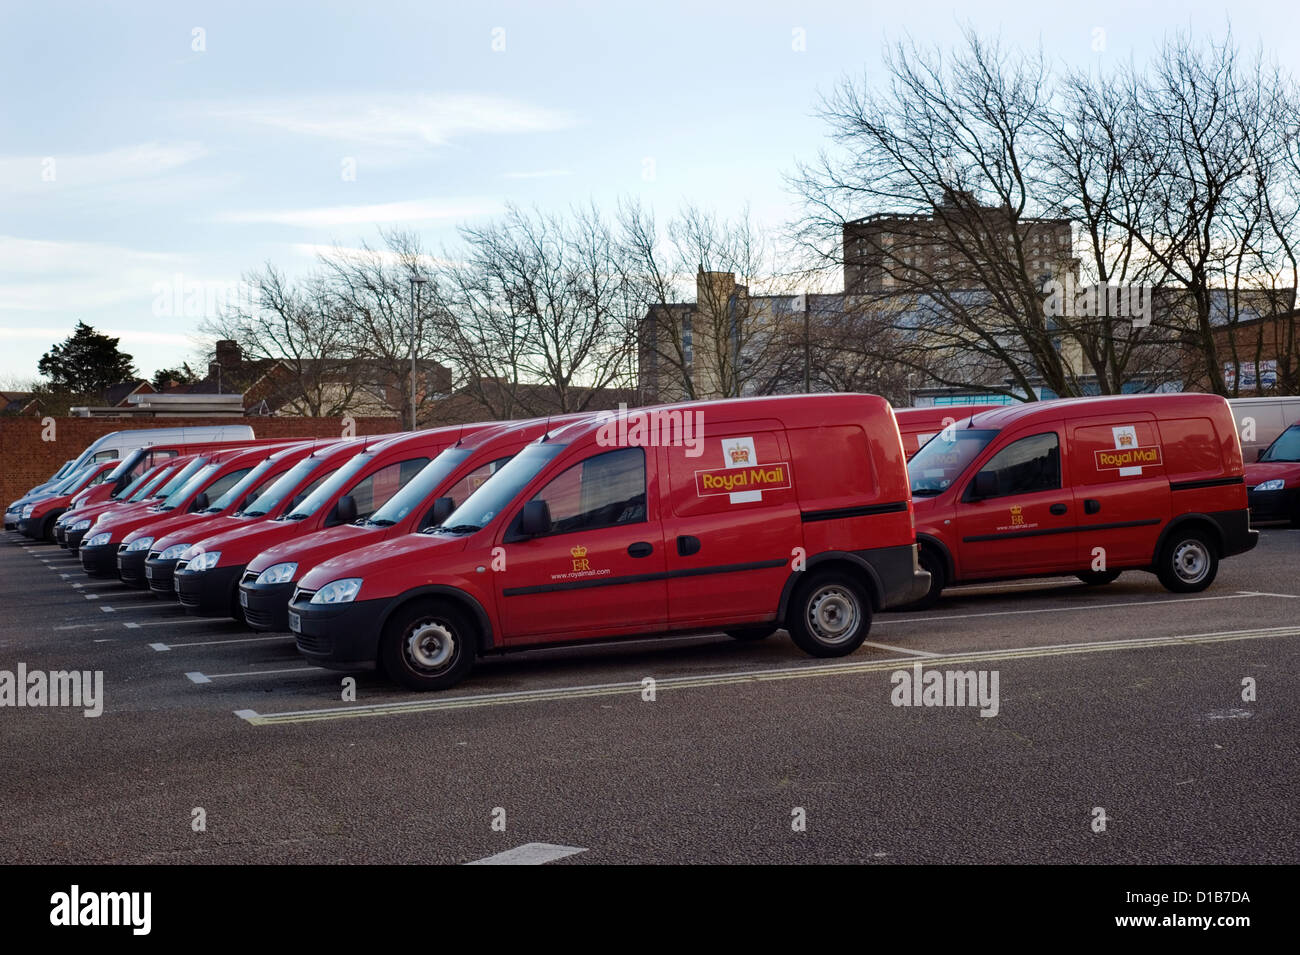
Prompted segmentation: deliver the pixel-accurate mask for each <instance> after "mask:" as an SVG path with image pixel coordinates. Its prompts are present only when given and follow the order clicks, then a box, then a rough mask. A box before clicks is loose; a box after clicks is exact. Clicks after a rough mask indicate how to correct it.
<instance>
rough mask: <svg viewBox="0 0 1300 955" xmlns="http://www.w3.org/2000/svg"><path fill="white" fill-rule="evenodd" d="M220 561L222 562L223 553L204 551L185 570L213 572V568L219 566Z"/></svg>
mask: <svg viewBox="0 0 1300 955" xmlns="http://www.w3.org/2000/svg"><path fill="white" fill-rule="evenodd" d="M219 560H221V551H219V550H208V551H204V552H203V553H202V554H198V555H196V556H195V557H193V558H192V559H191V560H190V562H189V565H188V566H187V567H186V568H185V569H186V570H189V571H202V570H211V569H212V568H213V567H216V566H217V561H219Z"/></svg>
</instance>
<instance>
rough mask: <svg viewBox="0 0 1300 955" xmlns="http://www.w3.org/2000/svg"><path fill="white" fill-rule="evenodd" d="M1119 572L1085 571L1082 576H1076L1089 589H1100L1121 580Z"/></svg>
mask: <svg viewBox="0 0 1300 955" xmlns="http://www.w3.org/2000/svg"><path fill="white" fill-rule="evenodd" d="M1119 574H1120V572H1119V571H1118V570H1085V571H1084V572H1083V573H1081V574H1075V576H1076V577H1078V578H1079V579H1080V580H1082V581H1083V582H1084V583H1085V584H1087V585H1088V586H1089V587H1100V586H1102V585H1103V584H1113V583H1114V582H1115V581H1116V580H1118V579H1119Z"/></svg>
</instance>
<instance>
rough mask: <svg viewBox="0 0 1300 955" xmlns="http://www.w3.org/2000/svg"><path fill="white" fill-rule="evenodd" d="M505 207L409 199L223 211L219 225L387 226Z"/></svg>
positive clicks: (461, 216)
mask: <svg viewBox="0 0 1300 955" xmlns="http://www.w3.org/2000/svg"><path fill="white" fill-rule="evenodd" d="M501 208H502V207H501V204H500V203H498V202H495V201H490V200H486V199H409V200H405V201H402V202H383V203H378V204H375V205H366V206H323V207H318V208H314V209H251V210H243V211H237V212H223V213H219V214H218V215H217V216H215V221H217V222H234V223H250V222H256V223H270V224H273V225H290V226H298V227H299V228H304V229H320V228H329V227H331V226H353V225H387V224H391V223H396V222H433V221H438V220H446V219H465V218H469V217H472V216H481V215H495V214H496V213H499V212H500V211H501Z"/></svg>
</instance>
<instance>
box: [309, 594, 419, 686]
mask: <svg viewBox="0 0 1300 955" xmlns="http://www.w3.org/2000/svg"><path fill="white" fill-rule="evenodd" d="M392 602H393V598H388V599H385V600H361V601H354V602H352V603H348V604H335V605H333V606H331V605H327V604H314V603H311V602H310V594H307V595H300V596H299V597H298V599H297V600H296V601H294V602H293V603H290V604H289V608H288V609H289V618H290V619H289V629H290V630H291V631H292V632H293V635H294V637H295V638H296V639H297V641H298V652H299V653H301V654H302V655H303V656H304V657H306V658H307V659H308V660H309V661H310V662H312V663H314V664H316V665H317V666H322V667H329V668H330V669H333V670H363V669H370V668H373V667H374V666H375V661H376V660H377V659H378V656H379V634H380V630H381V626H382V624H383V621H384V619H385V617H387V615H388V614H387V611H388V609H389V606H390V605H391V604H392Z"/></svg>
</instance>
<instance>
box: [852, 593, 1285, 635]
mask: <svg viewBox="0 0 1300 955" xmlns="http://www.w3.org/2000/svg"><path fill="white" fill-rule="evenodd" d="M1270 596H1276V597H1290V596H1292V595H1291V594H1263V593H1257V592H1256V591H1253V590H1239V591H1237V592H1236V593H1235V594H1224V595H1222V596H1219V597H1171V598H1169V599H1167V600H1126V601H1124V602H1123V603H1113V604H1080V605H1079V606H1077V607H1036V608H1034V609H1033V610H988V611H984V612H982V613H937V614H935V615H934V616H932V617H886V616H883V615H882V616H877V617H875V618H873V620H872V621H871V623H872V625H873V626H880V625H881V624H886V623H940V622H942V621H944V620H963V619H966V618H969V617H1008V616H1016V615H1019V614H1028V613H1079V612H1082V611H1085V610H1113V609H1115V608H1116V607H1154V606H1156V605H1157V604H1190V603H1196V602H1197V601H1198V600H1241V599H1242V598H1244V597H1270Z"/></svg>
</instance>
